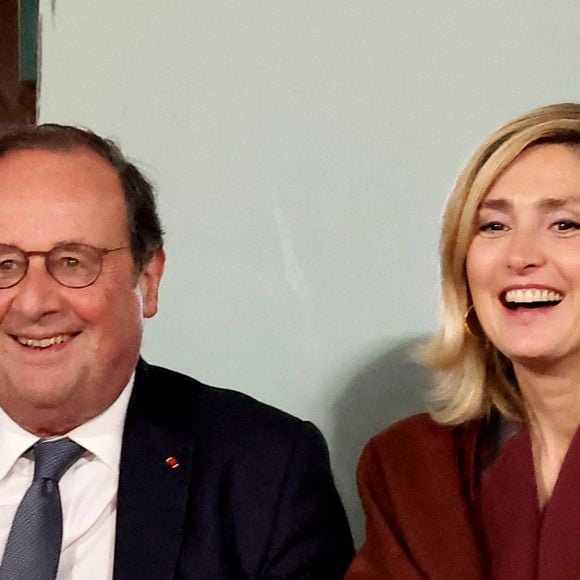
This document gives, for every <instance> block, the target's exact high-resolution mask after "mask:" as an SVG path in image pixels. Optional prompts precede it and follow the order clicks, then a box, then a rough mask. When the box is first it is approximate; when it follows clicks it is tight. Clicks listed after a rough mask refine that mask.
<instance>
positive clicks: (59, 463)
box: [32, 437, 85, 481]
mask: <svg viewBox="0 0 580 580" xmlns="http://www.w3.org/2000/svg"><path fill="white" fill-rule="evenodd" d="M84 452H85V449H84V448H83V447H81V446H80V445H78V444H77V443H75V442H74V441H71V440H70V439H68V438H67V437H65V438H64V439H57V440H56V441H39V442H38V443H36V444H35V445H33V447H32V454H33V455H34V480H35V481H37V480H39V479H52V480H54V481H59V480H60V478H61V477H62V476H63V475H64V473H65V472H66V470H67V469H68V468H69V467H70V466H71V465H72V464H73V463H74V462H75V461H76V460H77V459H78V458H79V457H80V456H81V455H82V454H83V453H84Z"/></svg>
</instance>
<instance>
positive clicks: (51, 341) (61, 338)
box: [11, 333, 78, 349]
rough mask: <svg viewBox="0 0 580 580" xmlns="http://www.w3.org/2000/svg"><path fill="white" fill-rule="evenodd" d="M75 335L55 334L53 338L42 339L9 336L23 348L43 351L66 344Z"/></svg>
mask: <svg viewBox="0 0 580 580" xmlns="http://www.w3.org/2000/svg"><path fill="white" fill-rule="evenodd" d="M77 334H78V333H74V334H73V333H69V334H56V335H53V336H46V337H43V338H30V337H27V336H17V335H11V336H12V338H13V339H14V340H16V341H17V342H19V343H20V344H21V345H23V346H28V347H32V348H40V349H44V348H48V347H50V346H54V345H55V344H62V343H63V342H67V341H69V340H70V339H71V338H73V337H74V336H76V335H77Z"/></svg>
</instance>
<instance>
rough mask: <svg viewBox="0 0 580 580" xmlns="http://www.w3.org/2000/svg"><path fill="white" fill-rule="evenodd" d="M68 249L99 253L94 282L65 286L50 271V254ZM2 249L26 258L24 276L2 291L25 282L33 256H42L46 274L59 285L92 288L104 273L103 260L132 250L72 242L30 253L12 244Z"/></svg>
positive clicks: (0, 288)
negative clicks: (12, 251) (85, 249)
mask: <svg viewBox="0 0 580 580" xmlns="http://www.w3.org/2000/svg"><path fill="white" fill-rule="evenodd" d="M67 247H74V248H79V247H80V248H89V249H90V250H91V251H95V252H96V253H97V255H98V257H99V264H98V266H99V267H98V269H97V272H96V275H95V277H94V278H93V280H91V281H90V282H88V283H87V284H82V285H81V286H70V285H68V284H64V283H63V282H62V281H61V280H59V279H58V278H57V277H56V276H55V275H54V274H53V273H52V272H51V271H50V268H49V260H48V257H49V256H50V254H51V253H52V252H54V251H55V250H59V249H62V248H67ZM2 248H10V249H11V250H15V251H16V252H17V253H19V254H21V255H22V256H24V258H25V259H26V261H25V266H24V271H23V273H22V276H21V277H20V278H18V280H17V281H16V282H14V283H13V284H10V285H9V286H1V285H0V290H8V289H9V288H14V286H17V285H18V284H20V282H22V280H24V278H26V274H28V268H29V266H30V257H31V256H42V257H43V259H44V269H45V270H46V272H47V273H48V275H49V276H50V277H51V278H52V279H53V280H54V281H55V282H57V283H58V284H60V285H61V286H63V287H64V288H74V289H80V288H88V287H89V286H92V285H93V284H94V283H95V282H96V281H97V280H98V278H99V276H100V275H101V273H102V271H103V258H104V257H105V256H106V255H107V254H110V253H111V252H117V251H119V250H128V249H131V246H119V247H117V248H100V247H98V246H92V245H91V244H80V243H76V242H71V243H65V244H57V245H56V246H54V247H53V248H51V249H50V250H30V251H28V252H25V251H24V250H22V249H21V248H19V247H18V246H13V245H11V244H0V251H1V250H2ZM0 264H1V262H0ZM0 284H1V280H0Z"/></svg>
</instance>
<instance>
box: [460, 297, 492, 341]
mask: <svg viewBox="0 0 580 580" xmlns="http://www.w3.org/2000/svg"><path fill="white" fill-rule="evenodd" d="M463 328H464V329H465V332H466V333H467V334H469V335H471V336H473V337H474V338H479V339H482V338H487V337H486V336H485V333H484V332H483V329H482V328H481V324H480V323H479V319H478V318H477V313H476V312H475V308H474V306H473V304H470V305H469V308H468V309H467V311H466V312H465V315H464V317H463Z"/></svg>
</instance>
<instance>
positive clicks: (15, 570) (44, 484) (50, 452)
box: [0, 438, 85, 580]
mask: <svg viewBox="0 0 580 580" xmlns="http://www.w3.org/2000/svg"><path fill="white" fill-rule="evenodd" d="M84 451H85V450H84V448H83V447H81V446H80V445H77V444H76V443H75V442H74V441H71V440H70V439H67V438H65V439H57V440H56V441H48V442H42V441H39V442H38V443H36V444H35V445H34V446H33V447H32V454H33V456H34V479H33V480H32V483H31V484H30V487H29V488H28V490H27V491H26V493H25V494H24V497H23V498H22V501H21V502H20V505H19V506H18V509H17V510H16V515H15V516H14V521H13V522H12V527H11V528H10V534H9V536H8V542H7V543H6V549H5V551H4V557H3V559H2V564H1V565H0V580H54V579H55V578H56V573H57V571H58V561H59V559H60V550H61V544H62V509H61V504H60V492H59V489H58V482H59V480H60V478H61V477H62V476H63V475H64V473H65V472H66V470H67V469H68V468H69V467H70V466H71V465H72V464H73V463H74V462H75V461H77V459H79V457H80V456H81V455H82V454H83V453H84Z"/></svg>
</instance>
